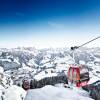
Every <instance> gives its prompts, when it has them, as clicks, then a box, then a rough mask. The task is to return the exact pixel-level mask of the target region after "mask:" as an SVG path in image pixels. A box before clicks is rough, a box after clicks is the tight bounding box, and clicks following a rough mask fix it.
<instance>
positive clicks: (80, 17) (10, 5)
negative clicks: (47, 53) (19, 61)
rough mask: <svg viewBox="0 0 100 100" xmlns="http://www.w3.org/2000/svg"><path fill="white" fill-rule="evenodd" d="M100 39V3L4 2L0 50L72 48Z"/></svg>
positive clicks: (0, 15) (67, 0)
mask: <svg viewBox="0 0 100 100" xmlns="http://www.w3.org/2000/svg"><path fill="white" fill-rule="evenodd" d="M96 36H100V0H0V47H17V46H35V47H37V48H43V47H64V46H67V47H70V46H72V45H80V44H81V43H84V42H86V41H88V40H89V39H92V38H94V37H96ZM99 42H100V40H97V41H95V42H93V43H91V44H90V45H88V46H100V45H99Z"/></svg>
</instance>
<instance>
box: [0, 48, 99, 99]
mask: <svg viewBox="0 0 100 100" xmlns="http://www.w3.org/2000/svg"><path fill="white" fill-rule="evenodd" d="M80 62H81V63H83V62H84V64H85V65H86V66H88V68H89V72H90V78H91V80H90V82H89V83H91V82H94V81H96V80H99V78H100V48H81V49H79V50H76V51H75V55H74V59H73V54H72V51H71V50H70V49H68V48H57V49H53V48H50V49H42V50H37V49H35V48H32V47H29V48H24V47H23V48H14V49H6V48H1V49H0V67H1V69H2V68H3V69H4V71H3V72H2V71H1V72H0V73H1V74H0V75H1V78H0V80H1V83H0V87H1V96H2V95H3V93H4V94H5V93H8V94H9V92H6V91H9V88H11V87H13V85H14V86H15V85H17V86H20V88H21V86H22V82H23V79H28V80H31V79H35V80H37V81H39V80H41V79H43V78H46V77H52V76H58V75H59V74H62V73H64V74H66V75H67V71H68V68H69V67H70V64H73V63H77V64H79V63H80ZM94 79H95V80H94ZM17 86H16V87H14V88H16V89H17ZM18 88H19V87H18ZM11 89H12V88H11ZM22 91H24V90H22ZM34 91H35V90H34ZM8 94H5V95H8ZM15 94H16V93H15ZM16 95H17V94H16ZM40 95H41V94H40ZM9 98H10V97H9ZM18 98H19V97H18ZM20 98H21V96H20ZM22 98H24V96H23V97H22ZM65 98H66V97H65ZM4 100H8V99H4ZM9 100H13V99H9ZM16 100H21V99H16ZM25 100H26V99H25ZM27 100H28V99H27ZM29 100H31V99H29ZM36 100H37V99H36ZM48 100H49V99H48ZM50 100H51V99H50ZM59 100H62V99H59ZM70 100H72V99H70ZM81 100H82V99H81Z"/></svg>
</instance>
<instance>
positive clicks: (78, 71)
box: [68, 65, 89, 87]
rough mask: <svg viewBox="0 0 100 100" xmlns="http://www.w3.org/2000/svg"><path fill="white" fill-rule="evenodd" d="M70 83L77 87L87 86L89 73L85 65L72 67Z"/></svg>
mask: <svg viewBox="0 0 100 100" xmlns="http://www.w3.org/2000/svg"><path fill="white" fill-rule="evenodd" d="M68 81H69V82H71V83H73V84H75V85H76V86H77V87H81V86H85V85H87V83H88V81H89V71H88V68H87V67H86V66H84V65H80V66H75V65H72V66H71V67H70V68H69V70H68Z"/></svg>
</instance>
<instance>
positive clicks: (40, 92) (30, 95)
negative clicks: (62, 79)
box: [25, 85, 92, 100]
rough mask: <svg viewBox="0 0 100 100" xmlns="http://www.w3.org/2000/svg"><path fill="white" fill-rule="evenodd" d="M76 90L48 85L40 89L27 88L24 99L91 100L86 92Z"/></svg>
mask: <svg viewBox="0 0 100 100" xmlns="http://www.w3.org/2000/svg"><path fill="white" fill-rule="evenodd" d="M78 92H79V91H78ZM78 92H76V91H75V90H71V89H68V88H63V87H60V88H58V87H54V86H49V85H48V86H45V87H43V88H41V89H34V90H29V91H28V92H27V95H26V97H25V100H33V99H34V100H92V99H91V98H89V97H88V94H87V93H86V92H84V91H81V92H80V93H78Z"/></svg>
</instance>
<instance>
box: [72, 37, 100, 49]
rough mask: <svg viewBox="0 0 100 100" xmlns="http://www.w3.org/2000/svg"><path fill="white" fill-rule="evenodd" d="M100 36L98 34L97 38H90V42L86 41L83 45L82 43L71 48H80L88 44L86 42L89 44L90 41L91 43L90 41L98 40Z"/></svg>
mask: <svg viewBox="0 0 100 100" xmlns="http://www.w3.org/2000/svg"><path fill="white" fill-rule="evenodd" d="M99 38H100V36H98V37H96V38H94V39H92V40H90V41H88V42H86V43H84V44H82V45H80V46H74V47H71V50H75V49H78V48H80V47H82V46H84V45H86V44H88V43H90V42H92V41H94V40H97V39H99Z"/></svg>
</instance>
